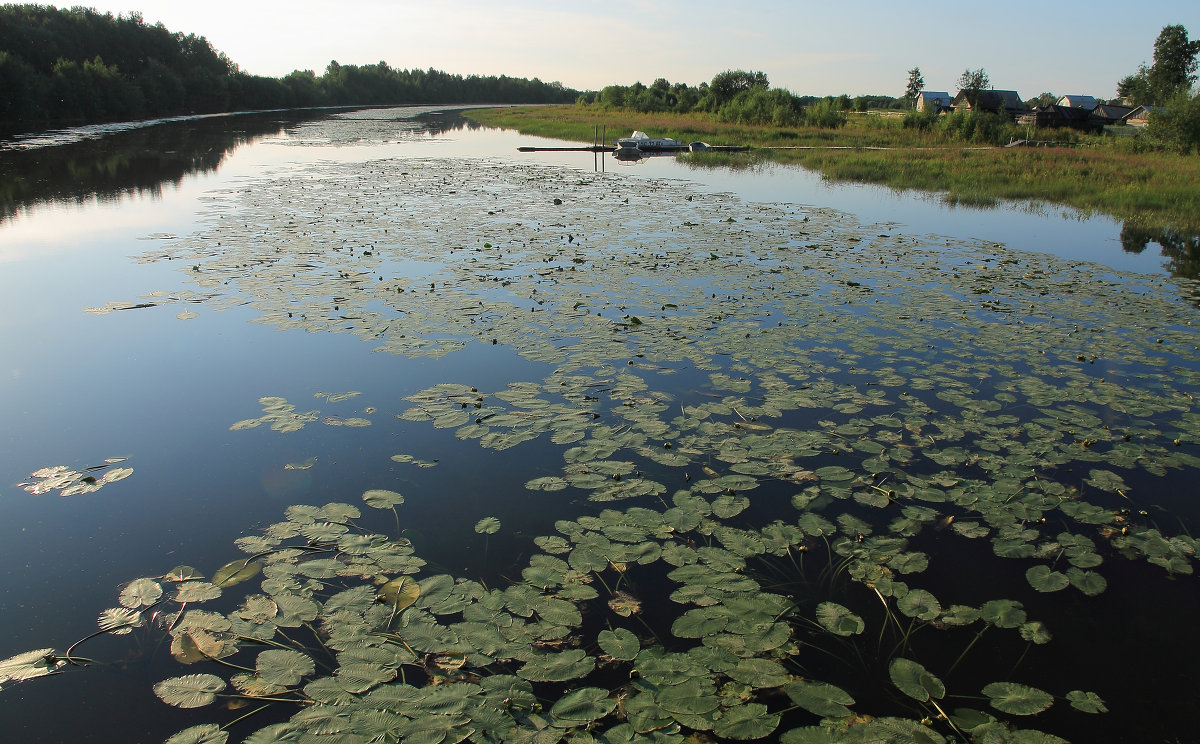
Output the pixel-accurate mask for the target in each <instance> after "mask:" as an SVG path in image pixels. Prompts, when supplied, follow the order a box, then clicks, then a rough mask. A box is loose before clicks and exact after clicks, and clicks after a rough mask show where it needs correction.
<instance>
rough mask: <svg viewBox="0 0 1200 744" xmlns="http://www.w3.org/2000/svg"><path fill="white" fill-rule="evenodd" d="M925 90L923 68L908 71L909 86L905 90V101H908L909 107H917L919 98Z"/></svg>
mask: <svg viewBox="0 0 1200 744" xmlns="http://www.w3.org/2000/svg"><path fill="white" fill-rule="evenodd" d="M924 89H925V78H924V77H923V76H922V75H921V68H920V67H914V68H912V69H911V70H909V71H908V86H907V87H905V89H904V100H906V101H908V105H910V106H916V105H917V96H919V95H920V94H921V91H922V90H924Z"/></svg>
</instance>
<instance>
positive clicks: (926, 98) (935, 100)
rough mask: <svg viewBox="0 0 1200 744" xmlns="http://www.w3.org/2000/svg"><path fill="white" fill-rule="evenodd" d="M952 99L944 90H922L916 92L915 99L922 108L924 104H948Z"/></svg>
mask: <svg viewBox="0 0 1200 744" xmlns="http://www.w3.org/2000/svg"><path fill="white" fill-rule="evenodd" d="M953 100H954V97H953V96H951V95H950V94H949V93H947V92H946V91H944V90H923V91H921V92H920V93H918V94H917V101H918V102H919V104H920V106H921V107H922V108H924V107H925V106H949V105H950V102H951V101H953Z"/></svg>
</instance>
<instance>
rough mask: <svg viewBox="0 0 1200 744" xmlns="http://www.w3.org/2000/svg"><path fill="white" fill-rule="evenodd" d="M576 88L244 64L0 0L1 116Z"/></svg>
mask: <svg viewBox="0 0 1200 744" xmlns="http://www.w3.org/2000/svg"><path fill="white" fill-rule="evenodd" d="M578 95H579V91H577V90H571V89H568V88H564V87H563V86H562V84H560V83H557V82H553V83H544V82H542V81H541V80H538V79H537V78H534V79H532V80H527V79H525V78H510V77H506V76H503V75H501V76H499V77H496V76H486V77H485V76H476V75H469V76H466V77H463V76H462V75H452V74H450V73H446V72H441V71H439V70H434V69H432V68H431V69H429V70H396V69H392V68H391V67H389V66H388V65H387V63H385V62H379V63H378V64H370V65H362V66H358V65H341V64H338V63H337V62H336V61H334V62H330V63H329V66H328V67H326V69H325V71H324V74H322V75H317V74H316V73H314V72H313V71H311V70H296V71H295V72H293V73H291V74H290V75H287V76H286V77H283V78H269V77H261V76H258V75H250V74H247V73H246V72H243V71H242V70H240V69H239V68H238V66H237V65H236V64H235V63H234V62H233V61H232V60H230V59H229V58H228V57H226V56H225V55H224V54H222V53H221V52H218V51H217V50H215V49H213V47H212V45H211V44H210V43H209V42H208V40H207V39H205V38H204V37H203V36H197V35H195V34H186V35H185V34H183V33H180V32H173V31H169V30H168V29H167V28H166V27H164V26H163V25H162V24H161V23H160V24H157V25H154V26H150V25H147V24H146V23H145V22H144V21H143V20H142V17H141V15H140V14H137V13H132V14H130V15H128V16H124V15H122V16H117V17H114V16H113V15H112V14H111V13H103V14H102V13H99V12H97V11H95V10H91V9H85V8H78V7H76V8H72V9H70V10H66V9H58V8H54V7H50V6H45V5H3V6H0V126H3V127H4V128H5V129H21V128H29V127H32V126H36V125H43V124H48V123H92V122H103V121H121V120H129V119H140V118H146V117H158V116H174V115H180V114H210V113H219V112H225V111H239V110H247V109H272V108H299V107H310V106H336V105H359V104H363V105H372V104H402V103H570V102H572V101H574V100H575V99H576V97H577V96H578Z"/></svg>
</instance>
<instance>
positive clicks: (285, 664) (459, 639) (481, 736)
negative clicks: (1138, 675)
mask: <svg viewBox="0 0 1200 744" xmlns="http://www.w3.org/2000/svg"><path fill="white" fill-rule="evenodd" d="M722 498H723V497H722V496H718V497H716V498H715V499H712V500H711V501H710V500H709V499H706V498H704V497H703V496H702V495H699V494H697V493H693V492H691V491H679V492H677V493H676V494H675V495H674V497H673V505H672V506H671V507H670V508H666V509H662V510H654V509H649V508H644V507H632V508H629V509H626V510H624V511H616V510H612V509H606V510H604V511H602V512H600V513H599V514H598V515H597V516H592V517H587V516H584V517H580V518H579V519H577V520H570V521H567V520H563V521H560V522H558V523H557V524H556V525H555V529H556V534H554V535H547V536H544V537H541V538H538V539H537V541H536V542H537V544H538V545H539V547H540V548H542V550H543V551H544V552H541V553H539V554H536V555H534V556H533V557H532V558H531V559H530V560H529V562H528V565H527V566H526V567H525V568H524V569H523V570H522V572H521V580H520V581H518V582H514V583H512V584H510V585H508V586H504V587H503V588H501V587H488V586H485V585H484V584H483V583H481V582H479V581H476V580H471V579H465V578H462V577H457V578H456V577H452V576H450V575H447V574H441V573H431V572H425V571H424V570H423V569H424V568H425V563H424V561H422V560H421V559H420V558H418V557H417V556H416V555H415V554H414V551H413V549H412V547H411V545H410V544H408V542H407V541H406V540H404V539H403V538H397V537H389V536H386V535H383V534H379V533H373V532H369V531H366V530H364V529H362V528H361V527H359V526H358V522H359V521H360V519H361V517H362V514H361V513H360V510H359V509H358V508H357V507H355V506H353V505H350V504H344V503H330V504H326V505H325V506H323V507H311V506H303V505H297V506H292V507H289V508H288V509H287V511H286V517H287V519H286V520H285V521H282V522H278V523H275V524H272V525H269V526H268V527H267V528H266V529H264V530H263V531H262V532H261V533H260V534H253V535H247V536H245V537H242V538H240V539H239V540H238V547H239V548H241V549H242V550H243V551H244V552H245V553H247V554H249V556H248V557H247V558H244V559H240V560H235V561H231V562H230V563H228V564H226V565H225V566H222V567H221V568H220V569H218V570H217V571H216V572H215V573H214V574H213V576H212V577H211V578H210V579H209V580H204V577H202V576H201V575H200V574H199V573H198V572H196V571H195V569H192V568H190V567H187V566H180V567H176V568H174V569H172V570H171V571H170V572H168V573H167V574H166V575H164V576H161V577H145V578H140V579H137V580H134V581H132V582H130V583H129V584H128V585H126V586H125V587H124V588H123V589H122V590H121V592H120V596H119V605H120V606H118V607H115V608H112V609H110V610H106V611H104V612H103V613H102V614H101V616H100V618H99V624H100V628H101V630H102V631H108V632H111V633H127V632H130V631H131V630H133V629H135V628H140V627H142V626H143V625H144V624H147V623H152V624H153V625H154V626H155V627H156V628H157V632H160V633H166V634H168V635H169V636H170V639H171V642H170V648H171V652H172V654H173V655H174V656H175V658H176V659H177V660H178V661H179V662H180V663H182V664H185V665H192V664H203V665H205V668H206V669H207V670H208V671H204V672H199V673H190V674H184V675H180V676H177V677H172V678H168V679H165V680H162V681H160V682H159V683H157V684H156V685H155V686H154V691H155V693H156V694H157V695H158V697H159V698H161V699H162V700H163V701H164V702H166V703H168V704H170V705H174V706H177V707H181V708H196V707H202V706H206V705H209V704H211V703H214V702H216V701H217V700H219V699H225V700H240V701H246V702H250V703H259V704H260V705H261V708H265V707H268V706H274V705H278V704H281V703H291V704H293V705H294V706H295V709H296V712H295V713H294V714H293V715H292V716H291V717H290V718H288V719H287V720H285V721H282V722H279V723H273V724H270V725H268V726H266V727H264V728H261V729H259V730H258V731H256V732H254V733H252V734H250V735H249V736H248V737H247V738H245V740H244V741H246V742H248V744H268V742H330V743H332V742H343V743H344V742H352V743H359V742H361V743H363V744H365V743H366V742H383V741H392V742H396V741H406V742H408V741H421V742H434V743H435V744H436V743H437V742H451V743H453V742H459V741H465V740H470V741H475V742H488V741H516V742H525V741H529V742H534V741H536V742H556V741H560V740H561V739H563V738H566V739H567V740H569V741H602V742H609V743H613V744H615V742H635V741H637V742H640V741H646V742H650V741H655V742H683V741H685V739H686V738H687V737H688V736H694V735H695V734H696V733H699V732H708V733H710V734H711V735H714V736H716V737H720V738H721V739H727V740H739V741H740V740H753V739H761V738H764V737H766V736H778V737H779V738H780V740H782V741H785V742H791V743H792V744H798V743H800V742H827V741H863V742H865V741H877V740H880V739H881V738H883V739H886V740H889V741H920V742H940V741H944V740H945V738H944V736H943V734H942V733H939V731H938V728H939V726H937V725H930V723H929V722H928V721H926V722H924V723H923V722H921V721H920V720H914V719H907V718H899V717H878V718H871V717H868V716H862V715H860V714H858V713H856V712H855V711H854V709H853V708H852V707H851V706H853V705H855V701H854V698H853V697H852V695H851V694H850V693H849V692H847V691H846V690H844V689H842V688H840V687H837V686H835V685H832V684H829V683H825V682H822V681H819V680H816V679H812V678H809V677H807V676H806V675H804V674H803V673H802V669H803V662H802V661H801V659H802V658H803V651H802V648H801V647H802V646H803V645H805V644H802V643H801V642H800V640H799V639H800V637H801V633H800V632H799V631H798V627H799V626H804V625H805V624H807V625H809V626H813V627H819V628H823V629H824V630H825V631H827V632H828V633H829V634H831V635H834V636H840V637H846V636H854V635H858V634H861V633H862V632H863V631H864V629H865V627H866V623H865V622H864V620H863V619H862V618H861V617H860V616H858V615H856V614H854V613H852V612H850V611H849V610H848V609H847V608H845V607H844V606H841V605H839V604H837V603H834V602H828V601H827V602H823V603H821V604H820V605H818V606H817V607H816V609H815V612H814V613H812V616H811V617H803V616H801V613H800V612H799V611H798V608H799V607H800V606H801V604H802V603H803V602H804V600H798V598H796V597H789V596H786V595H782V594H777V593H773V592H770V591H766V590H765V589H764V586H763V584H762V582H761V581H760V580H758V579H757V578H755V571H754V566H755V562H756V561H758V560H759V559H761V558H762V557H763V556H767V555H770V556H777V557H786V556H794V555H796V554H797V551H803V550H805V549H806V545H807V544H808V543H809V542H811V541H813V540H821V541H826V542H829V541H831V540H832V544H833V545H834V546H835V549H836V550H838V551H839V552H842V550H841V546H842V545H843V544H844V543H845V542H848V541H850V542H853V540H851V539H850V538H847V537H845V536H841V537H839V532H845V530H841V529H839V528H838V527H837V526H835V525H833V524H832V523H829V522H826V521H825V520H824V519H823V518H821V517H820V516H818V515H816V514H814V513H812V512H809V511H805V510H802V518H801V519H800V520H799V522H798V523H797V524H788V523H787V522H784V521H776V522H774V523H772V524H770V525H768V526H767V527H765V528H763V529H761V530H751V529H743V528H737V527H731V526H729V525H728V524H727V523H728V522H729V521H730V520H731V519H732V518H733V517H736V516H737V514H738V513H739V511H740V510H738V509H737V508H736V507H735V506H731V505H730V504H729V503H728V501H727V500H725V501H723V500H722ZM363 501H364V502H365V503H366V504H367V505H368V506H371V507H375V508H379V509H392V508H395V507H396V506H398V505H401V504H402V503H403V496H401V495H400V494H399V493H396V492H392V491H387V490H372V491H368V492H366V493H364V494H363ZM499 527H500V525H499V523H498V521H497V520H494V518H493V519H484V520H481V522H480V524H478V525H477V527H476V529H477V531H479V532H483V533H488V532H494V531H496V530H497V529H499ZM871 543H875V544H876V545H874V547H876V548H878V544H881V543H886V544H887V545H888V547H889V549H888V550H879V549H874V550H871V549H864V550H861V551H857V552H853V551H852V552H848V553H847V554H848V555H851V556H853V557H852V559H851V560H852V562H853V563H854V564H855V565H862V566H864V567H874V568H877V569H882V570H888V567H889V566H895V567H896V568H897V570H898V572H904V573H911V572H914V571H915V570H916V569H915V568H914V567H913V565H912V563H913V560H914V557H913V554H911V553H906V552H904V543H905V540H904V538H902V537H899V536H898V534H897V533H893V534H891V535H890V536H888V537H887V538H878V539H877V538H871ZM905 566H906V567H907V568H905ZM260 573H261V576H262V579H261V581H260V583H259V585H258V591H256V590H254V589H251V590H249V591H247V592H245V593H241V592H238V593H237V595H236V596H231V592H230V589H231V588H232V587H234V586H236V585H239V584H242V583H243V582H248V581H249V580H251V579H253V578H257V577H258V576H259V574H260ZM664 573H665V577H666V580H667V581H668V582H669V583H670V584H672V585H673V586H675V589H674V591H673V592H671V594H670V603H671V607H674V608H675V609H674V610H673V611H672V610H670V608H667V610H668V612H669V615H668V616H667V617H668V618H669V617H673V620H669V619H664V616H663V615H662V614H661V613H662V612H663V609H664V608H658V610H657V611H656V612H657V615H658V616H657V617H655V618H654V619H653V622H654V623H655V624H657V625H658V626H659V627H658V628H657V629H656V628H655V627H654V625H652V624H651V622H648V621H647V620H645V619H643V617H642V615H643V612H644V611H643V608H642V603H641V600H640V599H639V595H640V594H641V591H642V588H643V586H645V587H646V588H649V585H648V583H647V582H654V581H656V579H655V578H654V577H655V576H656V575H657V574H664ZM851 573H854V569H851ZM164 585H165V586H164ZM897 585H898V582H896V583H895V584H893V585H892V587H891V591H890V596H891V597H893V598H895V597H897V596H899V599H898V600H896V601H894V604H892V603H891V602H892V601H891V600H884V603H885V605H888V606H889V607H894V608H895V610H896V611H897V612H898V613H900V614H902V615H904V616H906V617H909V618H914V619H916V620H921V621H930V622H931V621H933V620H935V619H939V620H940V622H941V623H944V624H946V625H953V626H967V625H973V624H979V625H982V626H989V627H997V628H1013V629H1016V630H1018V631H1019V632H1020V633H1021V635H1022V636H1029V637H1032V638H1034V642H1037V643H1041V642H1044V641H1043V640H1041V639H1038V638H1037V635H1038V634H1039V633H1040V632H1041V630H1040V628H1039V627H1038V626H1039V623H1036V622H1029V621H1027V620H1026V617H1025V612H1024V611H1023V610H1022V609H1021V606H1020V604H1019V603H1017V602H1014V601H1011V600H994V601H989V602H987V603H985V604H984V605H982V606H981V607H978V608H974V607H965V606H953V607H950V608H947V609H946V610H944V611H943V610H942V609H941V607H940V606H939V605H938V602H937V600H936V599H935V598H933V596H932V595H931V594H929V593H928V592H926V591H924V590H920V589H914V590H912V591H910V592H907V593H905V594H902V595H899V594H898V593H897V592H896V591H895V590H896V586H897ZM222 596H224V602H225V605H226V606H227V607H233V609H231V610H228V611H225V612H213V611H210V610H207V609H201V606H205V605H207V604H209V603H213V602H215V601H216V600H218V599H219V598H222ZM882 598H883V597H882V595H881V599H882ZM647 599H649V597H647ZM888 614H889V616H890V615H891V610H890V609H889V612H888ZM893 622H894V619H893ZM76 645H78V644H76ZM73 649H74V647H72V649H68V651H67V653H66V654H65V655H63V657H62V658H60V659H57V660H54V662H53V663H54V664H61V663H63V662H64V661H72V660H73V657H72V651H73ZM37 653H39V654H41V656H40V657H39V658H38V659H36V660H30V659H18V660H9V661H6V662H3V663H0V669H6V668H8V667H16V666H18V665H20V664H25V665H26V666H29V665H30V664H35V663H36V664H41V665H42V666H43V667H45V666H46V665H48V664H50V663H51V662H50V661H49V660H50V659H53V656H52V655H51V654H49V653H48V652H44V651H43V652H37ZM214 672H224V673H223V674H217V673H214ZM889 676H890V680H891V682H892V684H894V686H895V687H896V689H897V690H898V691H899V692H900V693H902V694H903V695H905V696H907V697H908V698H910V699H911V700H912V701H913V702H915V703H916V704H917V707H918V709H922V708H924V709H927V710H928V711H929V712H930V714H932V715H936V716H938V717H940V719H941V720H942V721H943V722H944V723H943V724H942V725H944V726H945V727H946V729H945V732H946V733H947V734H953V733H954V732H958V733H961V732H963V731H969V732H970V733H971V735H972V736H975V737H979V740H985V739H984V738H982V737H985V736H988V737H991V740H995V741H1040V742H1053V741H1061V740H1060V739H1057V738H1056V737H1053V736H1051V735H1049V734H1042V733H1040V732H1036V731H1033V730H1029V729H1019V728H1017V727H1015V726H1013V724H1012V723H1011V722H1010V721H1011V719H1012V717H1014V716H1028V715H1034V714H1037V713H1039V712H1041V711H1043V710H1045V709H1047V708H1049V707H1050V706H1051V705H1052V704H1054V703H1055V696H1054V695H1052V694H1050V693H1048V692H1046V691H1044V690H1041V689H1039V688H1037V687H1034V686H1031V685H1026V684H1020V683H1015V682H1010V681H997V682H994V683H991V684H989V685H987V686H986V687H984V688H983V690H982V693H983V695H984V696H986V698H987V699H988V701H989V703H990V706H991V712H989V711H988V710H982V709H977V708H962V707H960V708H957V709H955V710H954V711H953V713H950V712H947V711H944V710H943V709H942V706H941V703H940V702H939V701H942V702H945V701H944V700H943V699H944V698H945V697H946V688H945V685H944V684H943V682H942V681H941V680H940V679H939V678H938V677H936V676H934V675H933V674H932V673H930V672H929V671H928V670H927V669H926V668H925V667H924V666H922V665H921V664H920V663H919V662H918V661H916V660H913V659H909V658H906V657H903V656H897V657H896V658H894V659H893V660H892V661H891V663H890V666H889ZM597 683H598V684H597ZM614 683H615V684H614ZM1063 701H1064V703H1065V704H1068V705H1070V706H1071V707H1074V708H1075V709H1077V710H1079V711H1084V712H1088V713H1096V712H1100V711H1103V710H1105V707H1104V702H1103V701H1102V700H1101V699H1100V698H1099V696H1097V695H1096V694H1095V693H1092V692H1087V691H1083V690H1071V691H1068V692H1066V693H1065V695H1064V696H1063ZM261 708H258V709H256V710H255V711H254V712H258V710H261ZM798 713H799V714H803V716H806V717H808V719H809V720H811V721H813V722H814V723H813V725H801V726H792V727H790V728H788V729H787V730H786V731H780V730H779V729H780V726H781V722H782V721H783V720H784V719H785V718H787V719H788V720H791V721H793V722H795V721H797V720H798ZM239 720H240V718H239ZM817 721H820V723H816V722H817ZM227 740H228V732H227V731H226V730H225V728H224V727H222V726H220V725H218V724H216V723H213V724H201V725H197V726H192V727H189V728H187V729H185V730H183V731H181V732H180V733H178V734H177V735H175V736H173V737H171V738H170V739H168V742H169V743H170V744H184V743H190V744H197V743H199V742H206V743H216V744H220V743H222V742H225V741H227Z"/></svg>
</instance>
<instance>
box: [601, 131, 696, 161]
mask: <svg viewBox="0 0 1200 744" xmlns="http://www.w3.org/2000/svg"><path fill="white" fill-rule="evenodd" d="M687 147H688V146H687V145H685V144H683V143H682V142H680V141H679V140H677V139H671V138H670V137H651V136H650V135H648V134H646V133H645V132H642V131H637V130H635V131H634V133H633V134H631V135H630V136H628V137H622V138H620V139H619V140H617V146H616V148H615V149H614V150H613V155H616V156H617V157H618V158H620V157H630V158H634V157H641V156H642V155H644V154H646V153H650V152H675V151H677V150H686V149H687Z"/></svg>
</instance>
